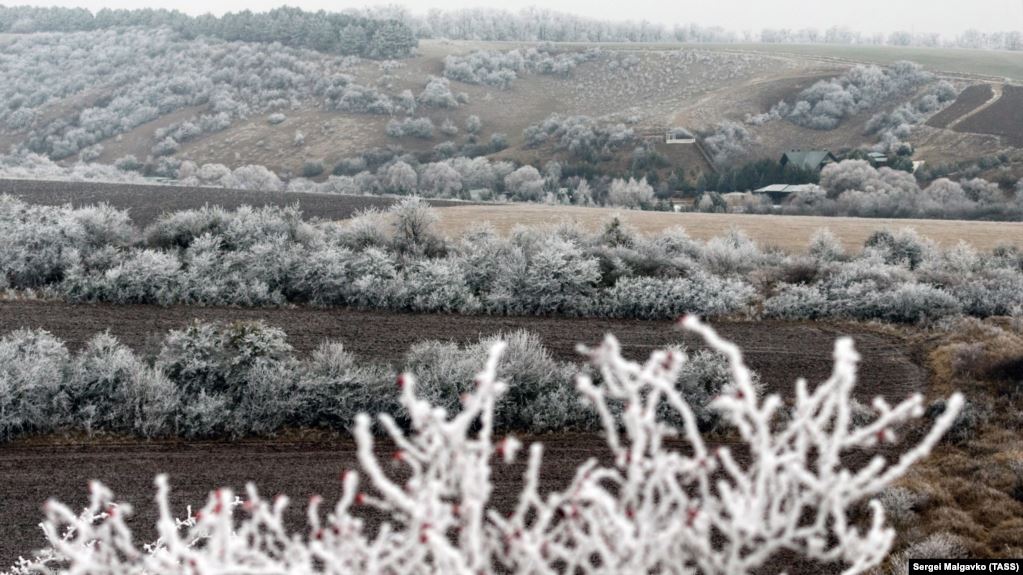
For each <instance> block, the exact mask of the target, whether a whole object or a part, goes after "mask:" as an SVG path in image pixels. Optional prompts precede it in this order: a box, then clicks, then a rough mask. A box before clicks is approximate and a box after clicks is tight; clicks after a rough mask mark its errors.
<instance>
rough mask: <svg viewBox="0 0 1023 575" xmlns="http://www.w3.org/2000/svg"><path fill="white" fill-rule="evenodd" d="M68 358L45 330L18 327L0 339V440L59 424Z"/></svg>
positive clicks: (60, 344) (46, 429)
mask: <svg viewBox="0 0 1023 575" xmlns="http://www.w3.org/2000/svg"><path fill="white" fill-rule="evenodd" d="M69 361H70V357H69V355H68V351H67V348H65V347H64V344H63V343H61V342H60V341H58V340H57V339H55V338H54V337H53V336H52V335H50V334H49V333H47V332H45V331H43V330H36V331H30V330H16V331H13V332H11V333H9V334H7V335H6V336H4V337H3V338H2V339H0V439H3V440H7V439H10V438H12V437H14V436H15V435H19V434H22V433H26V432H43V433H45V432H47V431H51V430H52V429H54V428H55V427H56V426H57V425H58V423H59V411H58V409H59V406H58V395H59V394H60V392H61V388H62V386H63V384H64V381H65V378H66V377H67V372H68V369H69Z"/></svg>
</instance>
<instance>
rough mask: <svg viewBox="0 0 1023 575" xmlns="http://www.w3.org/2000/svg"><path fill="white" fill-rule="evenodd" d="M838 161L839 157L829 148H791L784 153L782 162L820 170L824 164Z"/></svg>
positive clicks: (806, 168)
mask: <svg viewBox="0 0 1023 575" xmlns="http://www.w3.org/2000/svg"><path fill="white" fill-rule="evenodd" d="M837 161H838V158H836V157H835V155H834V154H832V153H831V152H829V151H827V150H789V151H788V152H785V153H784V154H782V156H781V160H780V163H781V165H782V166H788V165H792V166H794V167H797V168H801V169H804V170H813V171H816V172H819V171H820V170H821V168H823V167H824V166H826V165H828V164H833V163H835V162H837Z"/></svg>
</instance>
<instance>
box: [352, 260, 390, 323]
mask: <svg viewBox="0 0 1023 575" xmlns="http://www.w3.org/2000/svg"><path fill="white" fill-rule="evenodd" d="M352 275H353V277H354V278H355V281H354V282H353V283H352V285H351V288H350V289H351V295H350V304H351V305H353V306H356V307H362V308H385V309H386V308H388V307H390V306H391V305H392V304H393V302H394V301H395V298H396V296H397V294H396V291H397V288H398V287H399V286H398V285H397V280H398V277H399V271H398V260H397V258H396V257H395V256H394V255H393V254H391V253H389V252H386V251H384V250H381V249H379V248H369V249H367V250H365V251H363V252H360V253H359V254H358V256H357V257H356V258H355V261H353V262H352Z"/></svg>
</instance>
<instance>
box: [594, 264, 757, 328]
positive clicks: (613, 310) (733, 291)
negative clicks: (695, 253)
mask: <svg viewBox="0 0 1023 575" xmlns="http://www.w3.org/2000/svg"><path fill="white" fill-rule="evenodd" d="M755 293H756V292H755V290H754V289H753V287H752V286H751V285H749V284H747V283H745V282H743V281H740V280H733V279H722V278H719V277H717V276H711V275H705V274H697V275H693V276H691V277H686V278H652V277H638V278H621V279H619V280H618V281H617V282H615V284H614V286H613V287H612V288H611V289H609V290H608V292H607V294H606V295H605V296H604V298H603V302H602V306H603V308H602V311H603V313H604V314H606V315H609V316H611V317H637V318H644V319H655V318H666V317H677V316H680V315H685V314H688V313H702V314H709V315H716V316H717V315H720V316H724V315H730V314H735V313H740V312H742V311H744V310H745V308H746V307H747V306H748V305H749V304H750V303H751V302H752V300H753V297H754V295H755Z"/></svg>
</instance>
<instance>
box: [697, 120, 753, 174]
mask: <svg viewBox="0 0 1023 575" xmlns="http://www.w3.org/2000/svg"><path fill="white" fill-rule="evenodd" d="M753 143H754V138H753V135H752V134H751V133H750V131H749V130H747V129H746V127H745V126H743V125H742V124H739V123H738V122H730V121H727V120H726V121H723V122H720V123H718V124H717V125H716V126H714V129H713V130H712V131H710V133H709V134H707V135H706V136H704V138H703V145H704V146H705V147H706V148H707V152H708V153H709V154H710V157H711V159H712V160H714V163H715V164H717V165H719V166H724V165H726V164H728V163H730V162H734V161H735V160H737V159H739V158H742V157H743V156H745V155H746V154H747V152H748V151H749V148H750V146H751V145H752V144H753Z"/></svg>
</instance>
